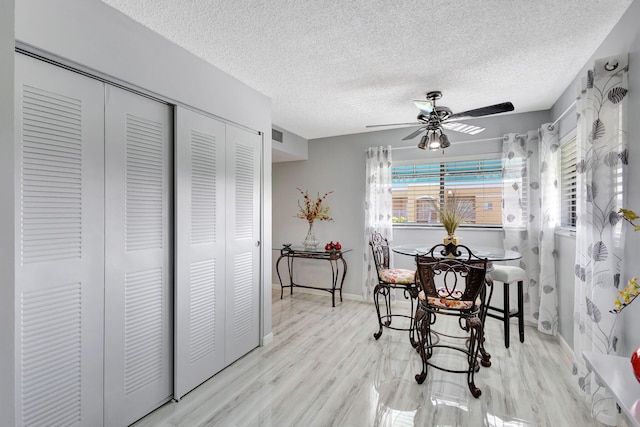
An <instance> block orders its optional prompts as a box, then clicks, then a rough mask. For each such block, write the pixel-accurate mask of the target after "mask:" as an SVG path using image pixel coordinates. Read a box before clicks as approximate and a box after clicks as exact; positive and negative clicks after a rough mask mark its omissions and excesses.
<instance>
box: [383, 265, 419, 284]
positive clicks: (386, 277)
mask: <svg viewBox="0 0 640 427" xmlns="http://www.w3.org/2000/svg"><path fill="white" fill-rule="evenodd" d="M378 277H380V280H382V281H383V282H386V283H396V284H398V285H410V284H412V283H415V281H416V272H415V271H413V270H406V269H404V268H390V269H385V270H380V271H379V272H378Z"/></svg>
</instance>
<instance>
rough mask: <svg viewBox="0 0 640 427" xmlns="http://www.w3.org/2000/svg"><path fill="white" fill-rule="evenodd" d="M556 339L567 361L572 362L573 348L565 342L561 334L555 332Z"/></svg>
mask: <svg viewBox="0 0 640 427" xmlns="http://www.w3.org/2000/svg"><path fill="white" fill-rule="evenodd" d="M556 339H557V340H558V343H560V348H561V349H562V353H563V354H564V355H565V356H566V357H567V359H569V362H571V363H573V358H574V354H573V349H572V348H571V347H570V346H569V344H567V342H566V341H565V340H564V338H562V335H560V334H556Z"/></svg>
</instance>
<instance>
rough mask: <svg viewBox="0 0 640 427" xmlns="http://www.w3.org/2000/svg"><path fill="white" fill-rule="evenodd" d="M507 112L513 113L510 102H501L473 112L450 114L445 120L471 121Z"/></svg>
mask: <svg viewBox="0 0 640 427" xmlns="http://www.w3.org/2000/svg"><path fill="white" fill-rule="evenodd" d="M507 111H513V104H512V103H510V102H503V103H501V104H495V105H489V106H487V107H482V108H476V109H475V110H468V111H463V112H462V113H456V114H452V115H450V116H449V117H448V118H447V120H464V119H471V118H474V117H482V116H488V115H490V114H498V113H506V112H507Z"/></svg>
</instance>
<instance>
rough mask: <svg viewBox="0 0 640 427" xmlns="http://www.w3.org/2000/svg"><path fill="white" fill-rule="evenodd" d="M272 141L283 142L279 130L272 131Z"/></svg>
mask: <svg viewBox="0 0 640 427" xmlns="http://www.w3.org/2000/svg"><path fill="white" fill-rule="evenodd" d="M271 139H272V140H274V141H277V142H283V139H282V132H280V131H279V130H275V129H271Z"/></svg>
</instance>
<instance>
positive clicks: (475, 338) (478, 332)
mask: <svg viewBox="0 0 640 427" xmlns="http://www.w3.org/2000/svg"><path fill="white" fill-rule="evenodd" d="M467 328H468V329H469V332H470V338H469V353H468V358H467V361H468V363H469V370H468V371H467V383H468V385H469V391H471V394H472V395H473V397H476V398H477V397H480V395H481V394H482V391H481V390H480V389H479V388H478V387H476V384H475V381H474V376H475V372H476V370H477V368H479V367H478V362H477V360H478V352H479V349H480V340H481V339H482V336H483V334H484V332H483V328H482V321H481V320H480V319H479V318H477V317H472V318H470V319H467Z"/></svg>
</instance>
